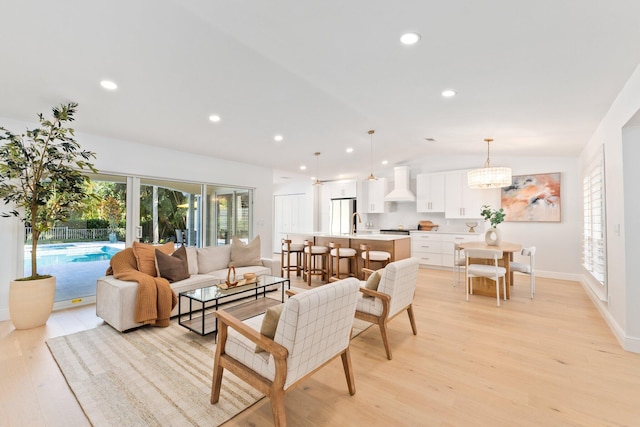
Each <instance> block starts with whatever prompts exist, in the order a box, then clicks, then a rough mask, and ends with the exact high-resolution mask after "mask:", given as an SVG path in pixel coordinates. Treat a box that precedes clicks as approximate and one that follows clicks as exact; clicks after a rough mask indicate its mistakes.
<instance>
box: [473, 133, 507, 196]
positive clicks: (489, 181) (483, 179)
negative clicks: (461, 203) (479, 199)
mask: <svg viewBox="0 0 640 427" xmlns="http://www.w3.org/2000/svg"><path fill="white" fill-rule="evenodd" d="M484 141H485V142H486V143H487V161H486V162H485V164H484V167H482V168H480V169H473V170H470V171H469V172H468V173H467V184H468V185H469V188H501V187H507V186H509V185H511V183H512V182H511V168H505V167H494V168H492V167H491V159H490V156H489V145H490V144H491V141H493V139H491V138H485V139H484Z"/></svg>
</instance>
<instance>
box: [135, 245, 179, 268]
mask: <svg viewBox="0 0 640 427" xmlns="http://www.w3.org/2000/svg"><path fill="white" fill-rule="evenodd" d="M156 249H159V250H160V251H161V252H162V253H165V254H167V255H169V254H171V253H172V252H173V250H174V249H175V245H174V243H173V242H167V243H165V244H164V245H158V246H154V245H148V244H146V243H140V242H133V254H134V255H135V256H136V262H137V263H138V271H139V272H141V273H145V274H148V275H149V276H152V277H157V276H158V269H157V267H156Z"/></svg>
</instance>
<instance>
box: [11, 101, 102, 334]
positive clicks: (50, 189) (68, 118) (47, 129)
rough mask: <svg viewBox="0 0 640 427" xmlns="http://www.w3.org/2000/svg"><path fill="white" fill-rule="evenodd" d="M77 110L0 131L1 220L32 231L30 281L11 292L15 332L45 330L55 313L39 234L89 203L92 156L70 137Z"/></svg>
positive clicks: (63, 108)
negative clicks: (20, 129)
mask: <svg viewBox="0 0 640 427" xmlns="http://www.w3.org/2000/svg"><path fill="white" fill-rule="evenodd" d="M77 106H78V104H76V103H69V104H62V105H60V106H59V107H54V108H53V109H52V110H53V118H52V119H48V118H45V117H44V116H43V115H42V114H39V115H38V117H39V119H40V126H39V127H37V128H35V129H31V130H29V129H27V130H26V132H25V133H24V134H14V133H12V132H10V131H9V130H7V129H5V128H3V127H0V142H1V143H2V144H3V145H2V146H1V147H0V198H2V200H3V201H4V203H5V206H9V209H11V210H9V211H7V212H1V213H0V215H2V216H3V217H17V218H19V219H20V220H21V221H22V222H23V223H24V224H25V225H28V226H30V227H31V276H29V277H25V278H23V279H16V280H13V281H12V282H11V285H10V288H9V312H10V316H11V321H12V322H13V324H14V326H15V327H16V329H29V328H33V327H36V326H40V325H44V324H45V323H46V322H47V319H48V318H49V315H50V314H51V310H52V309H53V301H54V296H55V283H56V282H55V277H52V276H47V275H40V274H38V263H37V261H38V259H37V248H38V240H39V238H40V236H41V235H42V233H44V232H46V231H47V230H49V229H50V228H51V227H53V226H54V224H55V223H56V222H58V221H66V220H67V219H68V218H69V215H70V214H71V212H72V211H73V210H74V209H75V208H79V207H81V206H82V203H83V202H84V200H85V199H86V198H87V197H90V194H89V190H88V186H87V185H85V184H86V183H88V182H89V177H87V176H86V175H84V174H83V173H82V171H83V170H87V169H89V170H91V171H92V172H96V170H95V168H94V167H93V164H92V163H91V162H90V160H91V159H92V158H95V153H93V152H91V151H83V150H81V149H80V145H79V144H78V143H77V142H76V140H75V139H74V131H73V129H71V128H68V127H65V126H66V125H67V123H68V122H72V121H73V120H74V114H75V112H76V108H77Z"/></svg>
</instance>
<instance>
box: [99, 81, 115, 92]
mask: <svg viewBox="0 0 640 427" xmlns="http://www.w3.org/2000/svg"><path fill="white" fill-rule="evenodd" d="M100 86H102V87H103V88H105V89H107V90H116V89H118V85H117V84H115V83H114V82H112V81H111V80H102V81H101V82H100Z"/></svg>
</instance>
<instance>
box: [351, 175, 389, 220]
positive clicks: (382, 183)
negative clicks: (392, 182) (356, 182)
mask: <svg viewBox="0 0 640 427" xmlns="http://www.w3.org/2000/svg"><path fill="white" fill-rule="evenodd" d="M361 188H362V194H361V197H358V212H360V213H384V211H385V210H384V197H385V196H386V195H387V192H388V191H387V179H386V178H378V179H377V180H375V181H363V182H362V187H361Z"/></svg>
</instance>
